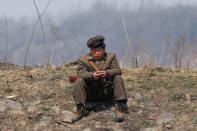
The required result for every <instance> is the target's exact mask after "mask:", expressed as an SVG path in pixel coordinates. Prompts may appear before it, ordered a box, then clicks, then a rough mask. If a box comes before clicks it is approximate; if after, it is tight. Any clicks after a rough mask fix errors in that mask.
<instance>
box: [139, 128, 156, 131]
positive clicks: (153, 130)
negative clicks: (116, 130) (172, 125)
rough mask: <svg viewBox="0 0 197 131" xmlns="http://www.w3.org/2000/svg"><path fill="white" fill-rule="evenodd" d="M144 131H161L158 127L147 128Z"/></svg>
mask: <svg viewBox="0 0 197 131" xmlns="http://www.w3.org/2000/svg"><path fill="white" fill-rule="evenodd" d="M142 131H159V129H158V128H157V127H153V128H145V129H143V130H142Z"/></svg>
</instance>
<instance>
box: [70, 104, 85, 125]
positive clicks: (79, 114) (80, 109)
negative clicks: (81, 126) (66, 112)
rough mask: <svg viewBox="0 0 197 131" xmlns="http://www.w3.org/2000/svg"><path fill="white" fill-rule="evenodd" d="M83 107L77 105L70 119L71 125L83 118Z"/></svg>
mask: <svg viewBox="0 0 197 131" xmlns="http://www.w3.org/2000/svg"><path fill="white" fill-rule="evenodd" d="M84 111H85V107H84V105H82V104H78V105H77V111H76V112H75V113H74V117H73V118H72V123H74V122H77V121H78V120H80V119H81V118H82V117H83V116H84Z"/></svg>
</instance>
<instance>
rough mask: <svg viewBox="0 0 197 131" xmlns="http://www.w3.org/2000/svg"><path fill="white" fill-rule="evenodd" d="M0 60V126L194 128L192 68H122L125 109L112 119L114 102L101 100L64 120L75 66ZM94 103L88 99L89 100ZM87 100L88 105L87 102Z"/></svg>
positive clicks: (49, 130) (117, 130)
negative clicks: (118, 119) (121, 116)
mask: <svg viewBox="0 0 197 131" xmlns="http://www.w3.org/2000/svg"><path fill="white" fill-rule="evenodd" d="M28 69H29V76H27V74H26V72H25V71H24V68H23V67H21V66H17V65H12V64H7V63H0V130H2V131H7V130H16V131H21V130H27V131H31V130H36V131H40V130H44V131H68V130H74V131H76V130H84V131H100V130H104V131H123V130H124V131H125V130H126V131H127V130H128V131H138V130H142V131H165V130H171V131H175V130H176V131H194V130H197V126H196V124H197V113H196V112H197V110H196V106H197V95H196V94H197V88H196V87H197V72H195V71H172V70H171V69H170V68H164V67H163V68H161V67H156V68H135V67H128V68H124V69H122V70H123V75H122V76H123V78H124V80H125V84H126V90H127V95H128V103H127V104H128V106H129V114H125V121H124V122H123V123H115V122H113V121H112V119H113V116H114V113H113V111H114V106H113V105H112V106H111V105H100V104H99V103H97V104H98V106H96V107H95V108H94V110H92V111H91V112H90V114H89V116H87V117H85V118H83V119H82V120H80V121H78V122H76V123H75V124H72V123H69V118H70V116H72V113H71V112H72V111H73V110H74V109H75V108H74V100H73V98H72V84H71V83H69V80H68V76H69V75H70V74H75V69H76V66H75V65H71V64H65V65H62V66H60V67H51V66H46V67H31V66H29V67H28ZM91 105H92V106H93V104H91ZM91 105H90V106H91Z"/></svg>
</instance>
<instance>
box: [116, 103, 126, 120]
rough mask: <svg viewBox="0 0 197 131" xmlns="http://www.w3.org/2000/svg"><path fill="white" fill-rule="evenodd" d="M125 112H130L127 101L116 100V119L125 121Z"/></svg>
mask: <svg viewBox="0 0 197 131" xmlns="http://www.w3.org/2000/svg"><path fill="white" fill-rule="evenodd" d="M124 113H128V108H127V105H126V102H125V101H116V103H115V114H116V117H115V119H114V121H116V122H123V121H124Z"/></svg>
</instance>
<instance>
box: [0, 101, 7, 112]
mask: <svg viewBox="0 0 197 131" xmlns="http://www.w3.org/2000/svg"><path fill="white" fill-rule="evenodd" d="M5 109H6V107H5V106H4V105H3V104H1V103H0V111H1V112H3V111H5Z"/></svg>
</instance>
